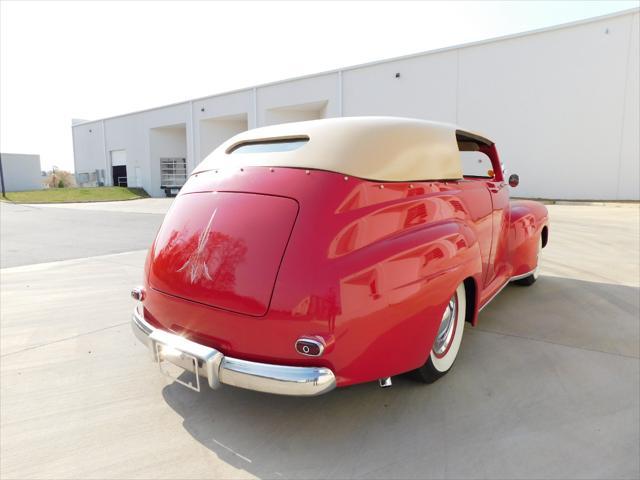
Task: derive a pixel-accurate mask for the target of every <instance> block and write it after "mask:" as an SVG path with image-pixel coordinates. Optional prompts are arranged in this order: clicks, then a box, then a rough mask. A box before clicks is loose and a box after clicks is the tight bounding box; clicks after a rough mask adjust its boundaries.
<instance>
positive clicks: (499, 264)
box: [480, 145, 510, 286]
mask: <svg viewBox="0 0 640 480" xmlns="http://www.w3.org/2000/svg"><path fill="white" fill-rule="evenodd" d="M480 151H481V152H483V153H484V154H486V155H487V157H489V160H490V161H491V166H492V168H491V170H492V171H491V172H490V173H492V174H493V175H492V176H491V175H490V178H489V179H488V180H486V187H487V189H488V190H489V194H490V195H491V204H492V234H491V255H490V257H489V269H488V272H487V276H486V278H485V286H488V285H490V284H491V283H492V282H496V283H499V284H502V283H504V282H505V281H506V280H508V278H509V275H510V272H509V221H510V209H509V188H508V185H507V183H506V182H505V179H504V171H503V169H502V164H501V163H500V159H499V157H498V151H497V150H496V146H495V145H490V146H487V145H482V146H481V147H480Z"/></svg>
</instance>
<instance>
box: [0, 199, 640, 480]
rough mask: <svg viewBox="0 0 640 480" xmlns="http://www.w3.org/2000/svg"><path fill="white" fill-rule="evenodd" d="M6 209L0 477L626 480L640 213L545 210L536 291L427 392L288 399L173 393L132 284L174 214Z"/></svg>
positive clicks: (491, 319)
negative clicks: (134, 323)
mask: <svg viewBox="0 0 640 480" xmlns="http://www.w3.org/2000/svg"><path fill="white" fill-rule="evenodd" d="M119 203H120V205H117V204H104V205H100V204H91V205H66V206H64V205H62V206H17V205H6V204H2V206H1V207H0V215H1V222H2V223H1V225H0V226H1V232H0V233H1V237H0V240H1V244H2V246H1V248H2V250H1V255H2V269H1V270H0V284H1V290H0V313H1V315H0V333H1V335H0V352H1V353H0V354H1V357H0V450H1V451H0V477H1V478H256V477H259V478H283V479H286V478H638V477H639V476H640V359H639V358H640V319H639V309H640V305H639V303H640V245H639V243H638V238H640V207H639V206H638V205H637V204H635V205H609V206H576V205H551V206H549V210H550V213H551V229H550V243H549V246H548V247H547V248H545V249H544V250H543V257H542V272H541V273H542V275H541V277H540V279H539V280H538V282H537V283H536V284H534V285H533V286H531V287H519V286H514V285H512V286H509V287H507V288H506V289H504V291H503V292H502V293H501V294H500V295H499V296H498V297H497V298H496V299H495V300H494V301H493V302H492V303H491V304H490V305H489V306H488V307H487V308H485V309H484V310H483V311H482V313H481V314H480V319H479V325H478V327H476V328H471V327H468V328H466V329H465V334H464V338H463V341H462V346H461V351H460V354H459V357H458V360H457V361H456V365H455V366H454V368H453V370H452V371H451V372H450V373H449V374H448V375H446V376H445V377H443V378H442V379H440V380H439V381H437V382H436V383H434V384H432V385H421V384H418V383H415V382H413V381H412V380H411V379H410V378H407V377H405V376H400V377H394V379H393V387H391V388H389V389H380V388H379V387H378V386H377V384H374V383H371V384H364V385H356V386H353V387H348V388H342V389H336V390H334V391H333V392H330V393H329V394H327V395H324V396H320V397H315V398H289V397H280V396H274V395H267V394H260V393H255V392H250V391H245V390H241V389H236V388H232V387H225V386H223V387H222V388H221V389H220V390H217V391H210V390H205V391H203V392H201V393H199V394H198V393H195V392H192V391H190V390H188V389H186V388H184V387H182V386H180V385H178V384H173V383H171V382H169V381H168V380H165V378H164V377H163V376H162V375H161V374H160V372H159V371H158V367H157V365H154V364H152V363H151V361H150V358H149V354H148V352H147V351H146V350H145V349H144V347H142V345H140V344H138V342H137V341H136V340H135V339H134V337H133V335H132V333H131V330H130V327H129V318H130V313H131V310H132V308H133V306H134V302H133V300H131V299H130V298H129V290H130V287H131V286H132V285H135V284H138V283H140V279H141V275H142V267H143V262H144V257H145V253H146V248H147V247H148V246H149V244H150V243H151V241H152V239H153V236H154V234H155V231H156V230H157V228H158V226H159V224H160V222H161V219H162V213H163V212H164V211H166V209H167V208H168V207H169V205H170V200H156V199H148V200H140V201H132V202H119Z"/></svg>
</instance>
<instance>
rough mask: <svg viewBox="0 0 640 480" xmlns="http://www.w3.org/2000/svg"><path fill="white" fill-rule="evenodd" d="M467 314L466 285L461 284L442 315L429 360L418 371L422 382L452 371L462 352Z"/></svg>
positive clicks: (434, 379)
mask: <svg viewBox="0 0 640 480" xmlns="http://www.w3.org/2000/svg"><path fill="white" fill-rule="evenodd" d="M466 313H467V301H466V292H465V288H464V283H461V284H460V285H459V286H458V288H457V289H456V291H455V293H454V294H453V295H452V296H451V298H450V300H449V302H448V303H447V305H446V307H445V309H444V312H443V313H442V318H441V320H440V325H439V326H438V332H437V334H436V338H435V340H434V342H433V345H432V346H431V351H430V352H429V358H428V359H427V361H426V363H425V364H424V365H423V366H422V367H420V368H419V369H418V370H417V371H416V373H417V374H418V378H419V379H420V380H422V381H424V382H426V383H432V382H434V381H436V380H437V379H438V378H440V377H441V376H443V375H444V374H446V373H447V372H448V371H449V370H451V367H452V366H453V362H455V360H456V357H457V356H458V351H459V350H460V343H461V342H462V335H463V333H464V325H465V318H466Z"/></svg>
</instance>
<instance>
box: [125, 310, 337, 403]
mask: <svg viewBox="0 0 640 480" xmlns="http://www.w3.org/2000/svg"><path fill="white" fill-rule="evenodd" d="M131 328H132V329H133V333H134V334H135V336H136V337H137V338H138V340H140V341H141V342H142V343H143V344H144V345H146V346H147V348H148V349H149V352H150V353H151V358H152V361H154V362H156V363H160V362H161V361H169V362H171V363H173V364H174V365H178V366H179V367H182V368H184V369H185V370H188V371H190V372H192V373H195V374H197V376H198V377H203V378H206V379H207V382H208V384H209V387H211V388H213V389H215V388H218V387H219V386H220V384H221V383H224V384H226V385H233V386H235V387H240V388H246V389H248V390H255V391H258V392H266V393H274V394H279V395H297V396H314V395H320V394H322V393H326V392H328V391H330V390H333V389H334V388H335V386H336V378H335V376H334V374H333V372H332V371H331V370H330V369H328V368H325V367H289V366H284V365H271V364H268V363H257V362H250V361H248V360H240V359H238V358H231V357H227V356H225V355H223V354H222V353H221V352H219V351H218V350H216V349H214V348H211V347H207V346H205V345H201V344H199V343H195V342H192V341H191V340H187V339H186V338H183V337H180V336H178V335H174V334H172V333H169V332H166V331H164V330H160V329H159V328H155V327H153V326H151V325H150V324H149V323H147V322H146V321H145V319H144V318H143V316H142V315H141V313H140V312H139V311H138V309H137V308H136V309H134V311H133V316H132V319H131ZM195 370H197V372H196V371H195ZM197 380H198V388H197V390H199V379H197ZM180 383H182V382H180ZM187 386H189V385H187ZM191 388H193V387H191Z"/></svg>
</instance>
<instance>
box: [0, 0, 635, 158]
mask: <svg viewBox="0 0 640 480" xmlns="http://www.w3.org/2000/svg"><path fill="white" fill-rule="evenodd" d="M638 6H640V0H636V1H553V2H552V1H511V2H507V1H504V2H493V1H491V2H483V1H470V2H465V1H448V2H438V1H429V2H419V1H410V2H403V1H392V2H386V1H375V2H367V1H354V2H337V1H325V2H304V1H300V2H293V1H284V2H268V1H259V2H249V1H236V2H222V1H220V2H217V1H215V2H206V1H176V2H173V1H140V2H124V1H106V2H102V1H86V2H80V1H69V2H57V1H48V0H47V1H44V2H39V1H7V0H0V151H2V152H7V153H37V154H40V158H41V164H42V168H43V169H44V170H48V169H50V168H51V167H52V166H53V165H55V166H57V167H58V168H61V169H66V170H73V146H72V141H71V119H72V118H81V119H90V120H92V119H99V118H104V117H109V116H113V115H119V114H123V113H127V112H132V111H136V110H143V109H145V108H152V107H156V106H160V105H164V104H168V103H174V102H180V101H184V100H189V99H191V98H197V97H203V96H207V95H211V94H214V93H220V92H224V91H228V90H235V89H239V88H243V87H249V86H253V85H257V84H261V83H266V82H271V81H276V80H281V79H285V78H290V77H296V76H300V75H306V74H311V73H316V72H322V71H325V70H331V69H336V68H340V67H346V66H349V65H354V64H359V63H365V62H370V61H376V60H381V59H385V58H390V57H395V56H400V55H407V54H411V53H417V52H422V51H428V50H433V49H437V48H442V47H448V46H453V45H458V44H462V43H468V42H473V41H478V40H484V39H488V38H493V37H498V36H502V35H508V34H512V33H518V32H523V31H528V30H534V29H538V28H544V27H549V26H552V25H558V24H562V23H567V22H572V21H575V20H581V19H585V18H590V17H596V16H599V15H604V14H608V13H612V12H616V11H621V10H626V9H630V8H637V7H638Z"/></svg>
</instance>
